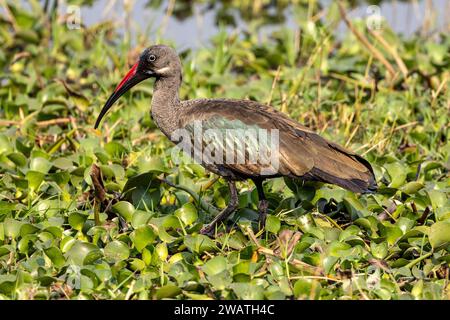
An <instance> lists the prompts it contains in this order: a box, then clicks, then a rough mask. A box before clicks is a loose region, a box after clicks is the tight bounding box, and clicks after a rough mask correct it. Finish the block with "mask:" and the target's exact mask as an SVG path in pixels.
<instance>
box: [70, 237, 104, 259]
mask: <svg viewBox="0 0 450 320" xmlns="http://www.w3.org/2000/svg"><path fill="white" fill-rule="evenodd" d="M65 256H66V259H67V262H69V263H72V264H75V265H84V264H89V263H90V262H93V261H95V260H97V259H99V258H100V257H101V256H102V253H101V251H100V249H99V248H98V247H97V246H96V245H93V244H91V243H89V242H82V241H75V243H74V244H73V245H72V247H71V248H70V249H69V250H68V251H67V253H66V254H65Z"/></svg>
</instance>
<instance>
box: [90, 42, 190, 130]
mask: <svg viewBox="0 0 450 320" xmlns="http://www.w3.org/2000/svg"><path fill="white" fill-rule="evenodd" d="M152 77H153V78H171V77H175V78H180V77H181V62H180V58H179V57H178V55H177V53H176V52H175V50H174V49H172V48H171V47H168V46H165V45H154V46H151V47H149V48H147V49H145V50H144V51H143V52H142V53H141V55H140V56H139V60H138V61H137V62H136V63H135V64H134V65H133V67H131V69H130V71H128V73H127V74H126V75H125V77H124V78H123V79H122V81H120V83H119V84H118V85H117V87H116V89H115V90H114V92H113V93H112V95H111V96H110V97H109V99H108V100H107V101H106V103H105V105H104V106H103V109H102V110H101V111H100V114H99V115H98V118H97V121H96V122H95V126H94V128H95V129H97V128H98V126H99V124H100V121H101V120H102V118H103V116H104V115H105V114H106V113H107V112H108V110H109V109H110V108H111V106H112V105H113V104H114V102H116V101H117V100H118V99H119V98H120V97H121V96H122V95H123V94H124V93H125V92H127V91H128V90H130V89H131V88H132V87H134V86H135V85H137V84H138V83H139V82H141V81H144V80H145V79H148V78H152Z"/></svg>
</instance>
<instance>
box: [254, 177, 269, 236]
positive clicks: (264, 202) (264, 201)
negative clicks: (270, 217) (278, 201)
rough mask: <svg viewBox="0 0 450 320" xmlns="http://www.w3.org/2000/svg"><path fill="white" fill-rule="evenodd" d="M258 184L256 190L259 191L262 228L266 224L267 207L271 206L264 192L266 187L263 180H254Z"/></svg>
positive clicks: (259, 211) (260, 225) (260, 226)
mask: <svg viewBox="0 0 450 320" xmlns="http://www.w3.org/2000/svg"><path fill="white" fill-rule="evenodd" d="M253 182H254V183H255V185H256V190H257V191H258V198H259V202H258V213H259V228H260V229H262V228H264V226H265V225H266V218H267V209H268V208H269V201H267V199H266V195H265V194H264V188H263V185H262V180H253Z"/></svg>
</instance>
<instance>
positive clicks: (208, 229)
mask: <svg viewBox="0 0 450 320" xmlns="http://www.w3.org/2000/svg"><path fill="white" fill-rule="evenodd" d="M228 187H229V188H230V203H229V204H228V206H227V207H226V208H225V209H223V210H222V211H221V212H220V213H219V214H218V215H217V216H216V217H215V218H214V220H213V221H212V222H211V223H210V224H208V225H207V226H205V227H203V228H202V229H201V230H200V233H201V234H212V233H213V232H214V230H215V228H216V226H217V224H218V223H220V222H222V221H223V220H225V219H226V218H228V216H229V215H230V214H232V213H233V212H234V211H235V210H236V209H237V208H238V206H239V199H238V192H237V189H236V183H235V182H234V181H232V180H228Z"/></svg>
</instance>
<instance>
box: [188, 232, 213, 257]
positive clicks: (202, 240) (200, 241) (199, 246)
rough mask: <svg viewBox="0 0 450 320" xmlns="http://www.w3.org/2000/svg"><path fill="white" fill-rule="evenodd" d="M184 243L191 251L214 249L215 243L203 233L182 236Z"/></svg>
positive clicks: (199, 251) (200, 251)
mask: <svg viewBox="0 0 450 320" xmlns="http://www.w3.org/2000/svg"><path fill="white" fill-rule="evenodd" d="M184 244H185V245H186V247H188V249H189V250H190V251H192V252H197V253H203V252H205V251H214V250H215V249H216V245H215V243H214V242H213V241H212V240H211V239H210V238H209V237H207V236H205V235H203V234H198V235H187V236H186V237H184Z"/></svg>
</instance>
